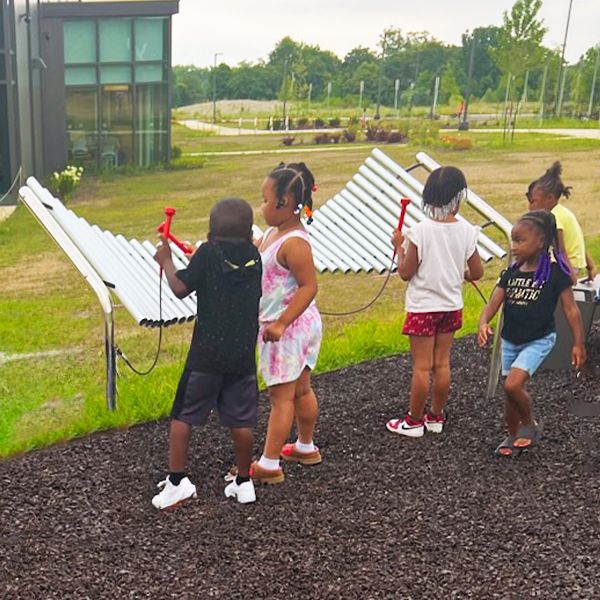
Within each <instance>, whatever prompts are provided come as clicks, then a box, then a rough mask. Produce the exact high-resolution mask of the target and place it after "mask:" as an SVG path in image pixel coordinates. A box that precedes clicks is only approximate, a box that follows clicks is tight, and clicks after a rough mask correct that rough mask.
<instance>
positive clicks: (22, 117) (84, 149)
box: [0, 0, 179, 196]
mask: <svg viewBox="0 0 600 600" xmlns="http://www.w3.org/2000/svg"><path fill="white" fill-rule="evenodd" d="M178 5H179V2H178V0H154V1H153V0H130V1H118V2H114V1H113V2H104V1H93V0H92V1H87V2H51V1H48V2H42V1H40V0H38V1H37V2H35V1H33V0H0V196H1V194H2V192H3V190H6V189H8V187H9V186H10V182H11V181H12V180H13V178H14V177H15V174H16V173H18V169H19V167H22V169H23V172H24V174H25V175H30V174H35V175H37V176H44V175H46V174H48V173H51V172H52V171H55V170H59V169H62V168H64V166H65V165H66V164H78V165H79V164H81V165H83V166H84V167H85V168H86V169H87V170H88V171H90V170H91V171H97V170H100V169H110V168H114V167H120V166H123V165H136V166H141V167H145V166H150V165H153V164H157V163H161V162H166V161H168V160H169V156H170V146H171V140H170V121H171V119H170V114H171V113H170V102H169V98H170V71H171V19H172V16H173V15H174V14H175V13H177V11H178Z"/></svg>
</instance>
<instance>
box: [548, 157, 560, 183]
mask: <svg viewBox="0 0 600 600" xmlns="http://www.w3.org/2000/svg"><path fill="white" fill-rule="evenodd" d="M546 173H548V175H550V176H551V177H554V178H555V179H558V178H560V176H561V175H562V165H561V163H560V161H559V160H557V161H555V162H554V163H553V164H552V166H551V167H550V168H549V169H548V170H547V171H546Z"/></svg>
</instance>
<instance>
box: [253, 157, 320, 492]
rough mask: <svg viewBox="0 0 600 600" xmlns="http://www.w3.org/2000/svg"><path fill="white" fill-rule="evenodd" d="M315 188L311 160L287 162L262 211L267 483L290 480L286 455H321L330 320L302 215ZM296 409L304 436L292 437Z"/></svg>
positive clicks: (297, 458)
mask: <svg viewBox="0 0 600 600" xmlns="http://www.w3.org/2000/svg"><path fill="white" fill-rule="evenodd" d="M314 189H315V188H314V178H313V175H312V173H311V172H310V171H309V170H308V168H307V167H306V165H305V164H304V163H291V164H288V165H286V164H284V163H281V164H280V165H279V166H278V167H277V168H276V169H275V170H274V171H273V172H272V173H271V174H270V175H269V176H268V177H267V178H266V179H265V182H264V184H263V204H262V212H263V216H264V219H265V221H266V223H267V225H269V226H270V227H269V229H267V230H266V231H265V234H264V235H263V237H262V239H261V240H260V241H259V242H258V248H259V250H260V253H261V258H262V263H263V277H262V294H263V295H262V299H261V303H260V309H259V327H260V330H259V335H258V339H259V350H260V359H259V369H260V374H261V375H262V377H263V379H264V380H265V383H266V384H267V386H268V387H269V397H270V400H271V413H270V416H269V425H268V429H267V437H266V440H265V447H264V451H263V454H262V456H261V457H260V459H259V460H258V461H257V462H255V463H253V464H252V478H253V479H254V480H255V481H262V482H264V483H281V482H282V481H283V479H284V474H283V470H282V468H281V466H280V464H279V459H280V458H283V459H284V460H288V461H294V462H299V463H301V464H317V463H320V462H321V454H320V452H319V449H318V448H317V447H316V446H315V445H314V443H313V432H314V428H315V424H316V422H317V416H318V412H319V409H318V404H317V398H316V396H315V394H314V392H313V389H312V387H311V384H310V374H311V371H312V370H313V369H314V368H315V365H316V363H317V358H318V355H319V347H320V345H321V337H322V327H321V316H320V314H319V311H318V309H317V306H316V304H315V296H316V294H317V278H316V273H315V267H314V263H313V258H312V251H311V247H310V242H309V239H308V234H307V232H306V230H305V229H304V226H303V224H302V222H301V220H300V217H301V213H302V211H303V210H304V211H306V214H307V216H308V222H309V223H310V221H311V215H312V192H313V190H314ZM294 416H295V418H296V425H297V429H298V439H297V440H296V442H295V443H292V444H286V443H285V442H286V440H287V438H288V436H289V434H290V430H291V428H292V423H293V421H294Z"/></svg>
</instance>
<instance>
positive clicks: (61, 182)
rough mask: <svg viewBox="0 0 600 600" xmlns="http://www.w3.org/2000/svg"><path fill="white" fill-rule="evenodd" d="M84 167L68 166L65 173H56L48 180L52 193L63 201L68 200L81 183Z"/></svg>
mask: <svg viewBox="0 0 600 600" xmlns="http://www.w3.org/2000/svg"><path fill="white" fill-rule="evenodd" d="M82 175H83V167H75V166H73V165H67V166H66V167H65V169H64V170H63V171H55V172H54V173H52V175H50V178H49V179H48V187H49V188H50V191H51V192H52V193H53V194H54V195H55V196H58V197H59V198H60V199H61V200H63V201H64V200H66V198H67V196H68V195H69V194H71V193H72V192H73V191H74V190H75V188H76V187H77V186H78V185H79V183H80V182H81V176H82Z"/></svg>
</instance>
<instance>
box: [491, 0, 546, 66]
mask: <svg viewBox="0 0 600 600" xmlns="http://www.w3.org/2000/svg"><path fill="white" fill-rule="evenodd" d="M541 6H542V0H517V1H516V2H515V3H514V4H513V7H512V8H511V10H510V12H506V11H505V12H504V15H503V26H502V29H501V30H500V32H499V35H498V38H497V39H498V45H497V46H496V47H495V48H490V49H489V53H490V56H491V57H492V59H493V61H494V62H495V63H496V65H497V67H498V69H499V70H500V71H501V72H502V73H503V74H507V73H512V74H513V75H515V76H521V75H523V74H524V73H525V72H526V71H528V70H532V69H534V68H539V67H540V66H541V65H542V59H543V57H544V53H545V50H544V48H543V47H542V39H543V37H544V34H545V33H546V27H544V25H543V22H542V21H541V20H540V19H538V12H539V10H540V8H541Z"/></svg>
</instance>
